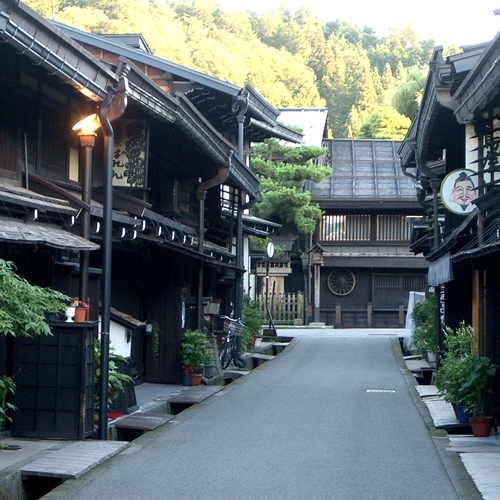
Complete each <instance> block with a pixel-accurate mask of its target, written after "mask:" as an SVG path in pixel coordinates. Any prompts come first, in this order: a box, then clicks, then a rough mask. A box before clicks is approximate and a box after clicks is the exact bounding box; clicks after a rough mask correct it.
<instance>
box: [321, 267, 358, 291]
mask: <svg viewBox="0 0 500 500" xmlns="http://www.w3.org/2000/svg"><path fill="white" fill-rule="evenodd" d="M355 286H356V277H355V276H354V274H353V273H352V271H349V269H342V268H340V267H339V268H337V269H334V270H333V271H332V272H331V273H330V274H329V275H328V288H329V289H330V291H331V292H332V293H334V294H335V295H348V294H350V293H351V292H352V291H353V290H354V287H355Z"/></svg>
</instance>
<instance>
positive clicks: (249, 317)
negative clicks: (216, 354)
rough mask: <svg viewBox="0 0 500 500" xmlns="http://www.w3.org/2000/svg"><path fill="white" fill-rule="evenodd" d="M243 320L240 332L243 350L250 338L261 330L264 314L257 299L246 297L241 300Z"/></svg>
mask: <svg viewBox="0 0 500 500" xmlns="http://www.w3.org/2000/svg"><path fill="white" fill-rule="evenodd" d="M243 322H244V323H245V326H244V327H243V330H242V332H241V350H242V351H243V352H244V350H245V349H246V346H247V345H248V344H249V343H250V342H251V340H252V338H253V337H257V336H258V335H260V333H261V331H262V324H263V322H264V315H263V313H262V312H261V310H260V305H259V303H258V302H257V301H255V300H250V299H247V300H245V301H244V302H243Z"/></svg>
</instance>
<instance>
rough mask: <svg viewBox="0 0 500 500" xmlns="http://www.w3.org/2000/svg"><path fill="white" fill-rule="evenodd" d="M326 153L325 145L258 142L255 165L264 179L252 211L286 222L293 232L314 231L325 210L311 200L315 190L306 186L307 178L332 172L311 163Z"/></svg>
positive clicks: (318, 179)
mask: <svg viewBox="0 0 500 500" xmlns="http://www.w3.org/2000/svg"><path fill="white" fill-rule="evenodd" d="M325 153H326V150H325V149H323V148H318V147H313V146H302V147H290V146H287V145H283V144H282V143H280V142H279V141H277V140H275V139H268V140H266V141H265V142H264V143H263V144H259V145H256V146H255V148H254V155H255V156H254V158H253V159H252V162H251V167H252V170H253V171H254V172H255V174H256V175H257V177H258V178H259V180H260V199H259V201H258V202H257V203H256V204H255V205H254V207H253V208H252V213H253V214H254V215H256V216H259V217H263V218H265V219H269V220H272V221H275V222H278V223H280V224H283V225H284V226H287V228H288V229H290V230H291V231H292V232H297V231H298V232H300V233H307V232H311V231H314V229H315V227H316V222H317V221H318V220H319V218H320V217H321V215H322V211H321V209H320V208H319V207H318V206H316V205H314V204H312V203H311V194H310V193H309V192H308V191H304V189H303V188H304V182H305V181H308V180H312V181H314V182H320V181H322V180H323V179H325V178H326V177H327V176H328V175H330V169H329V168H325V167H319V166H316V165H314V164H313V163H311V160H312V159H314V158H319V157H321V156H324V155H325Z"/></svg>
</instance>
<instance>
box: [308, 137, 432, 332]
mask: <svg viewBox="0 0 500 500" xmlns="http://www.w3.org/2000/svg"><path fill="white" fill-rule="evenodd" d="M324 145H325V146H326V147H327V148H328V154H327V164H328V165H329V166H330V167H331V168H332V175H331V176H329V177H328V178H327V179H325V180H324V181H322V182H320V183H308V185H307V186H306V188H307V189H308V190H309V191H310V192H311V195H312V201H313V202H315V203H318V204H319V206H320V207H321V208H322V209H323V210H324V212H325V213H324V215H323V217H322V219H321V221H320V223H319V227H318V230H317V232H316V234H315V235H314V239H315V242H316V243H317V244H319V247H320V250H321V252H322V260H321V262H320V266H319V267H320V276H319V283H320V297H319V314H318V312H317V311H316V314H314V313H313V317H314V319H315V320H316V321H318V320H319V321H321V322H323V323H325V324H327V325H335V326H336V327H340V328H366V327H368V328H370V327H373V328H398V327H404V324H405V315H406V307H407V304H408V298H409V292H410V291H425V290H426V285H427V266H428V265H427V263H426V261H425V259H424V258H423V257H422V256H416V255H414V254H412V253H411V252H410V251H409V248H408V245H409V242H410V237H411V233H412V228H413V221H414V220H418V219H420V218H421V216H422V215H423V209H422V207H421V206H420V205H419V203H418V200H417V197H416V191H415V187H414V184H413V182H412V180H411V178H409V177H408V176H406V175H404V173H403V171H402V170H401V165H400V159H399V157H398V148H399V146H400V143H399V142H395V141H387V140H364V139H361V140H357V139H355V140H351V139H327V140H325V141H324ZM311 255H312V253H311ZM310 264H311V266H312V268H313V269H314V268H315V267H316V266H315V263H314V262H313V261H312V260H311V259H310ZM311 304H312V305H313V306H314V300H312V299H311ZM316 308H317V304H316Z"/></svg>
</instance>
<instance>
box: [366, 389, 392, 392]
mask: <svg viewBox="0 0 500 500" xmlns="http://www.w3.org/2000/svg"><path fill="white" fill-rule="evenodd" d="M366 392H396V391H395V389H366Z"/></svg>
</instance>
